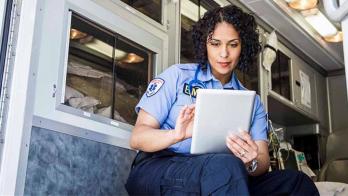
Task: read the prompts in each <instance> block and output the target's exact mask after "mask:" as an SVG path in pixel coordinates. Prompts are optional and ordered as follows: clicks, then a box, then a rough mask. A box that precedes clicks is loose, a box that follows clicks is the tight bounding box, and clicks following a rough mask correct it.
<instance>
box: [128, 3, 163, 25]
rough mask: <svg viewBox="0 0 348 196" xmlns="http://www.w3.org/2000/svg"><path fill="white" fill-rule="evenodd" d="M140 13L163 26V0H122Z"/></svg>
mask: <svg viewBox="0 0 348 196" xmlns="http://www.w3.org/2000/svg"><path fill="white" fill-rule="evenodd" d="M121 1H122V2H124V3H126V4H128V5H130V6H131V7H133V8H135V9H136V10H138V11H139V12H141V13H143V14H145V15H146V16H148V17H150V18H152V19H153V20H155V21H156V22H159V23H161V24H162V0H146V1H143V0H121Z"/></svg>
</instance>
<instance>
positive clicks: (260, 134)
mask: <svg viewBox="0 0 348 196" xmlns="http://www.w3.org/2000/svg"><path fill="white" fill-rule="evenodd" d="M197 66H198V65H197V64H176V65H172V66H171V67H169V68H168V69H166V70H165V71H164V72H163V73H161V74H160V75H158V76H157V77H156V78H155V79H153V80H152V81H151V82H150V84H149V86H148V88H147V91H146V93H145V94H144V95H143V97H142V98H141V100H140V101H139V103H138V105H137V106H136V107H135V110H136V112H137V113H138V112H139V110H140V109H143V110H145V111H146V112H147V113H149V114H150V115H151V116H153V117H154V118H155V119H156V120H157V121H158V122H159V124H160V129H163V130H170V129H175V122H176V119H177V117H178V114H179V111H180V109H181V108H182V107H183V106H185V105H190V104H192V102H191V98H190V96H189V93H188V92H189V91H188V88H189V87H188V84H189V82H190V81H191V80H193V79H194V75H195V71H196V69H197ZM197 79H198V80H199V81H201V82H203V83H204V84H205V85H206V87H207V88H209V89H234V90H247V89H246V88H245V87H244V86H242V84H241V83H240V82H239V81H238V79H237V77H236V75H235V74H234V73H233V74H232V77H231V80H230V81H229V82H228V83H226V84H225V85H223V86H222V84H221V82H220V81H219V80H217V79H216V78H215V77H214V76H213V75H212V73H211V69H210V65H208V66H207V69H205V70H202V69H200V71H199V73H198V76H197ZM192 86H193V88H197V87H198V84H196V83H194V84H193V85H192ZM194 99H195V98H193V100H194ZM212 120H213V119H212ZM267 131H268V127H267V114H266V112H265V110H264V107H263V105H262V103H261V100H260V96H259V95H257V96H256V97H255V101H254V109H253V115H252V121H251V128H250V134H251V137H252V139H253V140H264V141H268V140H267ZM190 148H191V138H188V139H186V140H184V141H181V142H178V143H176V144H174V145H172V146H170V147H169V149H170V150H172V151H174V152H177V153H184V154H188V153H190Z"/></svg>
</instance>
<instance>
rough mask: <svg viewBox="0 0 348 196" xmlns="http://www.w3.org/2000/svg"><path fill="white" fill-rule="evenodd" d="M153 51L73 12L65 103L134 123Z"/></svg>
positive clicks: (146, 81)
mask: <svg viewBox="0 0 348 196" xmlns="http://www.w3.org/2000/svg"><path fill="white" fill-rule="evenodd" d="M153 55H154V54H153V52H151V51H149V50H147V49H146V48H144V47H141V46H139V45H137V44H135V43H134V42H132V41H131V40H128V39H126V38H123V37H121V36H120V35H118V34H116V33H113V32H110V31H108V30H106V29H105V28H103V27H100V26H98V25H96V24H93V23H91V22H89V21H87V20H85V19H84V18H82V17H80V16H78V15H75V14H73V16H72V19H71V29H70V42H69V56H68V66H67V76H66V90H65V100H64V104H66V105H68V106H71V107H74V108H76V109H80V110H84V111H87V112H90V113H94V114H98V115H101V116H104V117H107V118H112V119H115V120H118V121H121V122H124V123H128V124H134V123H135V119H136V114H135V112H134V107H135V104H136V103H137V102H138V101H139V99H140V96H141V95H142V94H143V93H144V91H145V89H146V85H147V83H148V81H149V78H151V77H152V70H151V69H152V64H153V60H152V58H153Z"/></svg>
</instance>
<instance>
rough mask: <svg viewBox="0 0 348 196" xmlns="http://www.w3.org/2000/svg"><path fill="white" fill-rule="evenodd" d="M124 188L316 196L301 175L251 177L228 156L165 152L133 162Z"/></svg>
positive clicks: (176, 192) (137, 191)
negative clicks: (184, 154)
mask: <svg viewBox="0 0 348 196" xmlns="http://www.w3.org/2000/svg"><path fill="white" fill-rule="evenodd" d="M126 189H127V191H128V193H129V195H319V193H318V190H317V189H316V187H315V185H314V183H313V182H312V180H311V179H310V178H309V177H308V176H306V175H305V174H303V173H302V172H298V171H293V170H282V171H273V172H269V173H266V174H264V175H261V176H257V177H251V176H248V173H247V171H246V169H245V166H244V164H243V162H242V161H241V160H240V159H239V158H237V157H236V156H234V155H232V154H204V155H188V156H183V155H178V154H173V153H170V152H169V153H168V151H162V152H159V153H156V154H154V155H153V156H151V157H147V158H145V159H144V160H142V161H140V162H139V163H136V164H135V165H134V167H133V168H132V170H131V172H130V175H129V178H128V181H127V184H126Z"/></svg>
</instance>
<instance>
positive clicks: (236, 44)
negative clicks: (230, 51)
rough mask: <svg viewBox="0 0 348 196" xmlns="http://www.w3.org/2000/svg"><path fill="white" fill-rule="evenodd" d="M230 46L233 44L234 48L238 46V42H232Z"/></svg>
mask: <svg viewBox="0 0 348 196" xmlns="http://www.w3.org/2000/svg"><path fill="white" fill-rule="evenodd" d="M230 46H231V47H232V48H236V47H238V43H233V44H230Z"/></svg>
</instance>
